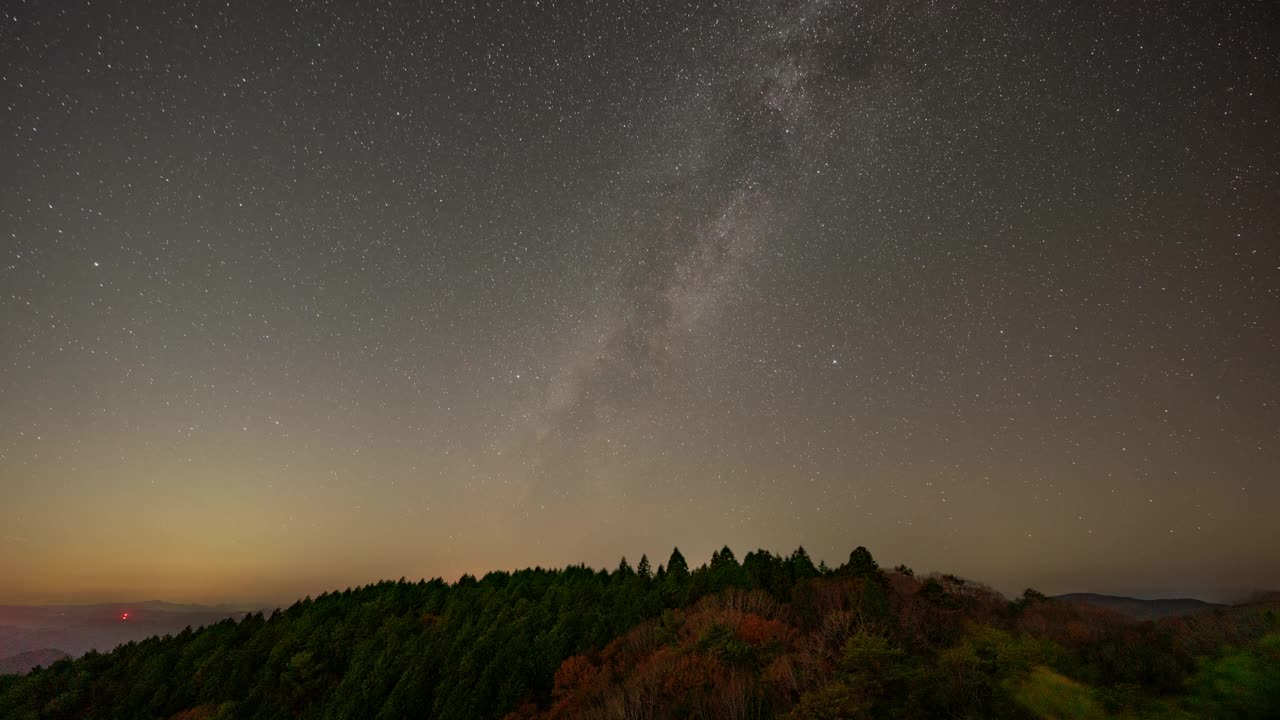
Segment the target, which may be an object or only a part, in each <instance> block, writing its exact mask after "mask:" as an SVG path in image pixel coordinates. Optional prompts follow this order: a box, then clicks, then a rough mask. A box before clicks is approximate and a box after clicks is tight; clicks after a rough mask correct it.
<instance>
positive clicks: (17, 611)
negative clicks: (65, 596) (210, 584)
mask: <svg viewBox="0 0 1280 720" xmlns="http://www.w3.org/2000/svg"><path fill="white" fill-rule="evenodd" d="M126 613H127V617H126ZM245 614H246V609H244V608H237V607H235V606H231V605H182V604H177V603H167V602H162V601H158V600H148V601H144V602H136V603H94V604H92V605H0V656H3V657H12V656H14V655H16V654H19V653H24V652H28V651H39V650H45V649H49V648H58V649H59V650H60V651H62V652H66V653H68V654H70V655H71V656H72V657H79V656H80V655H83V654H84V653H86V652H88V651H90V650H98V651H100V652H106V651H109V650H111V649H112V648H114V647H116V646H117V645H120V644H122V643H126V642H129V641H132V640H142V639H143V638H147V637H151V636H153V635H159V636H163V635H172V634H175V633H179V632H181V631H182V630H183V629H184V628H186V627H188V626H190V627H192V628H197V627H201V626H203V625H210V624H212V623H216V622H219V621H221V620H225V619H227V618H232V619H236V620H238V619H240V618H242V617H244V616H245Z"/></svg>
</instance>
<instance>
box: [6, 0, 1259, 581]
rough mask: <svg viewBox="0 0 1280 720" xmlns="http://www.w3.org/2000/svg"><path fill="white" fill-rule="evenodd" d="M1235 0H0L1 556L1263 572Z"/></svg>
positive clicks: (1243, 69)
mask: <svg viewBox="0 0 1280 720" xmlns="http://www.w3.org/2000/svg"><path fill="white" fill-rule="evenodd" d="M1275 20H1276V18H1275V11H1274V9H1273V8H1271V7H1270V6H1269V5H1268V4H1267V3H1263V2H1228V3H1204V4H1181V3H1173V2H1139V3H1121V4H1108V3H1058V4H1045V5H1039V6H1036V5H1026V4H1024V3H1003V2H960V3H952V4H948V3H942V2H906V3H894V2H849V1H844V0H808V1H787V2H775V1H773V0H749V1H748V2H743V3H692V2H672V3H643V2H620V3H588V2H545V1H543V2H537V1H533V2H472V3H456V4H455V3H427V4H419V5H414V4H410V3H395V2H391V3H385V2H384V3H374V2H351V3H310V4H305V5H297V6H288V5H286V4H278V3H264V4H261V5H253V4H249V5H237V4H235V3H231V4H218V3H202V2H189V3H178V4H174V3H152V2H142V3H125V2H94V3H88V2H83V3H53V4H48V3H36V2H24V3H18V4H16V5H10V6H9V7H8V8H7V9H6V10H5V14H4V15H3V16H0V88H2V90H0V99H2V100H3V105H2V107H3V115H2V117H3V125H2V126H0V158H3V160H2V161H0V166H2V167H3V168H4V170H3V172H0V191H2V192H0V232H2V235H3V244H2V245H0V251H2V252H0V328H3V330H2V333H3V335H0V578H3V579H0V602H5V601H14V602H37V601H53V600H68V599H82V600H96V599H103V598H108V597H110V598H120V597H124V598H142V597H164V598H165V599H171V600H201V601H216V600H255V601H256V600H263V599H272V600H275V599H281V600H289V599H292V598H295V597H298V596H301V595H305V594H316V593H317V592H322V591H324V590H326V589H330V588H332V587H346V586H349V585H355V584H358V583H361V582H367V581H372V580H376V579H379V578H384V577H392V578H394V577H400V576H409V577H418V576H427V577H431V576H436V575H443V576H445V577H456V576H457V575H458V574H460V573H463V572H473V573H474V572H484V571H486V570H488V569H493V568H510V567H519V566H526V565H535V564H541V565H544V566H546V565H562V564H565V563H569V562H577V561H585V562H588V563H591V564H594V565H603V566H612V565H614V564H615V563H616V561H617V557H618V556H621V555H627V556H628V557H639V555H640V554H641V553H642V552H646V553H649V555H650V556H651V557H663V556H665V553H666V552H669V549H670V546H671V545H673V544H675V545H679V546H680V547H681V548H682V549H683V550H684V551H685V553H686V555H688V556H689V557H690V558H691V559H692V558H700V557H704V556H709V554H710V552H711V550H712V549H713V548H718V547H720V546H721V545H723V544H725V543H728V544H729V545H730V546H732V547H733V548H734V549H735V550H740V551H741V552H746V551H747V550H750V549H754V548H756V547H766V548H771V549H773V550H776V551H784V550H789V549H790V548H792V547H794V546H795V545H798V544H803V545H804V546H805V547H807V548H808V549H809V550H810V552H812V553H813V554H814V556H815V558H827V559H828V560H839V559H841V558H842V557H843V556H844V555H845V554H846V553H847V552H848V550H849V548H852V547H854V546H856V545H866V546H867V547H869V548H871V549H872V551H873V552H874V553H875V554H876V556H877V558H881V561H882V562H887V563H889V564H896V563H899V562H903V563H907V564H909V565H911V566H913V567H915V568H917V569H918V570H927V569H942V570H947V571H952V572H960V573H962V574H965V575H968V576H972V577H975V578H977V579H981V580H985V581H987V582H990V583H992V584H993V585H995V586H996V587H997V588H1000V589H1002V590H1008V591H1015V590H1017V591H1020V590H1021V588H1023V587H1025V586H1027V585H1034V586H1036V587H1038V588H1040V589H1042V590H1045V591H1048V592H1058V591H1064V592H1065V591H1074V590H1097V591H1112V592H1126V593H1135V594H1141V593H1179V594H1197V595H1200V596H1205V597H1210V598H1218V597H1234V595H1233V593H1239V592H1244V591H1248V590H1249V589H1252V588H1255V587H1264V586H1275V585H1276V584H1277V583H1280V558H1277V555H1276V552H1275V550H1274V547H1273V543H1271V542H1270V541H1269V540H1268V538H1271V537H1272V535H1273V534H1274V527H1273V526H1274V522H1275V514H1276V508H1278V507H1280V482H1278V481H1277V478H1280V445H1278V443H1277V439H1278V438H1280V405H1278V402H1280V249H1278V248H1280V243H1278V242H1277V229H1278V228H1280V195H1278V194H1277V188H1278V183H1277V180H1278V179H1280V178H1278V175H1280V127H1278V126H1277V118H1278V117H1280V116H1277V114H1276V112H1275V105H1274V101H1275V98H1276V97H1277V96H1278V95H1280V73H1277V72H1276V69H1277V67H1280V53H1278V48H1277V44H1276V42H1275V40H1274V38H1273V37H1272V36H1271V34H1270V33H1269V31H1268V30H1267V29H1266V28H1268V27H1274V26H1275V23H1274V21H1275Z"/></svg>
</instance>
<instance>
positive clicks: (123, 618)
mask: <svg viewBox="0 0 1280 720" xmlns="http://www.w3.org/2000/svg"><path fill="white" fill-rule="evenodd" d="M120 619H121V620H128V619H129V613H120Z"/></svg>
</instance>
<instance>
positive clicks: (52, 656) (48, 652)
mask: <svg viewBox="0 0 1280 720" xmlns="http://www.w3.org/2000/svg"><path fill="white" fill-rule="evenodd" d="M69 657H71V656H70V655H68V654H66V653H64V652H62V651H61V650H56V649H54V648H44V649H41V650H28V651H26V652H20V653H18V654H17V655H11V656H9V657H5V658H0V675H25V674H27V672H29V671H30V670H31V668H34V667H49V666H50V665H52V664H54V663H56V662H58V661H59V660H62V659H64V658H69Z"/></svg>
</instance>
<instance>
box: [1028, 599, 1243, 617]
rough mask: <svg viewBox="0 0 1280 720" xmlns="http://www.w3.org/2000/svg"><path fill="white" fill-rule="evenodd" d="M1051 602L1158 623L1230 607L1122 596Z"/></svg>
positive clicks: (1188, 601)
mask: <svg viewBox="0 0 1280 720" xmlns="http://www.w3.org/2000/svg"><path fill="white" fill-rule="evenodd" d="M1053 599H1054V600H1060V601H1062V602H1068V603H1074V604H1076V605H1089V606H1092V607H1100V608H1105V609H1107V610H1112V611H1114V612H1117V613H1120V614H1121V615H1124V616H1126V617H1131V618H1134V619H1137V620H1158V619H1160V618H1166V617H1185V616H1188V615H1203V614H1205V613H1210V612H1213V611H1214V610H1219V609H1224V608H1228V607H1231V606H1230V605H1223V604H1221V603H1211V602H1205V601H1204V600H1197V599H1195V598H1161V599H1158V600H1143V599H1141V598H1133V597H1125V596H1123V595H1101V594H1098V593H1067V594H1065V595H1055V596H1053Z"/></svg>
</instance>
